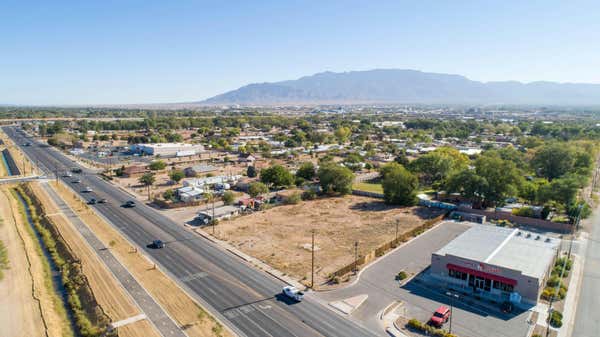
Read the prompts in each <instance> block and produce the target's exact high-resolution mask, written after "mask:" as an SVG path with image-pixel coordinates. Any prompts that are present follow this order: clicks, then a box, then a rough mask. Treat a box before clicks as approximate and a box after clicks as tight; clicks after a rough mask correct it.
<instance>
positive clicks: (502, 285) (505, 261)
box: [431, 224, 560, 305]
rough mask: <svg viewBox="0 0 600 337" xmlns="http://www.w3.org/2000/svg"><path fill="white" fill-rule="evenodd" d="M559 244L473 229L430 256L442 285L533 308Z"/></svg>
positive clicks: (512, 230)
mask: <svg viewBox="0 0 600 337" xmlns="http://www.w3.org/2000/svg"><path fill="white" fill-rule="evenodd" d="M559 242H560V239H557V238H550V237H547V236H542V235H539V234H536V233H531V232H527V231H523V230H520V229H515V228H505V227H497V226H492V225H479V224H476V225H474V226H473V227H471V228H470V229H468V230H467V231H465V232H464V233H462V234H461V235H459V236H458V237H456V238H455V239H454V240H452V241H451V242H450V243H448V244H447V245H446V246H444V247H443V248H442V249H440V250H438V251H437V252H435V253H433V254H432V256H431V277H432V278H433V279H435V280H436V281H441V282H442V286H444V287H447V288H450V289H453V290H456V291H459V292H463V293H467V294H472V295H475V296H479V297H482V298H487V299H490V300H493V301H496V302H505V301H510V302H513V303H514V304H517V305H518V304H523V305H535V304H536V303H537V300H538V297H539V294H540V292H541V291H542V289H543V288H544V286H545V283H546V279H547V277H548V274H549V270H550V269H551V267H552V266H553V264H554V260H555V258H556V255H557V249H558V244H559Z"/></svg>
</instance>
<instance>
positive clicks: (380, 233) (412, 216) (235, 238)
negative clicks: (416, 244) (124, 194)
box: [209, 196, 441, 284]
mask: <svg viewBox="0 0 600 337" xmlns="http://www.w3.org/2000/svg"><path fill="white" fill-rule="evenodd" d="M439 214H441V213H440V212H439V210H432V209H427V208H421V207H410V208H399V207H390V206H386V205H385V204H384V203H383V202H382V201H380V200H378V199H371V198H365V197H359V196H345V197H339V198H326V199H319V200H313V201H304V202H300V203H299V204H297V205H285V206H279V207H274V208H272V209H269V210H266V211H261V212H257V213H254V214H251V215H247V216H242V217H238V218H236V219H233V220H231V221H224V222H221V223H220V224H219V225H218V226H217V228H218V231H217V237H218V238H219V239H221V240H227V241H229V243H231V244H232V245H234V246H236V247H237V248H239V249H241V250H242V251H244V252H245V253H247V254H250V255H252V256H254V257H257V258H259V259H261V260H262V261H264V262H266V263H267V264H269V265H271V266H273V267H275V268H277V269H280V270H281V271H283V272H286V273H288V274H290V275H292V276H294V277H296V278H298V279H303V278H305V277H306V278H310V263H311V253H310V252H311V248H310V247H311V230H313V229H315V230H316V235H315V246H316V248H315V271H316V275H315V283H316V284H320V283H322V282H323V281H325V279H326V277H327V275H328V274H329V273H331V272H333V271H335V270H337V269H339V268H340V267H342V266H345V265H347V264H349V263H351V262H352V261H353V260H354V242H356V241H358V243H359V245H358V251H359V255H362V254H364V253H367V252H370V251H372V250H374V249H375V248H377V247H379V246H380V245H382V244H383V243H386V242H388V241H390V240H392V239H394V237H395V235H396V221H398V234H402V233H404V232H406V231H409V230H410V229H412V228H414V227H416V226H418V225H420V224H422V223H423V221H424V220H426V219H428V218H431V217H434V216H437V215H439ZM209 232H210V231H209Z"/></svg>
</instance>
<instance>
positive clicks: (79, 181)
mask: <svg viewBox="0 0 600 337" xmlns="http://www.w3.org/2000/svg"><path fill="white" fill-rule="evenodd" d="M71 183H73V184H79V183H81V179H75V180H73V181H71Z"/></svg>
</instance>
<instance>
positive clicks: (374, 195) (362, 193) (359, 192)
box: [352, 190, 384, 199]
mask: <svg viewBox="0 0 600 337" xmlns="http://www.w3.org/2000/svg"><path fill="white" fill-rule="evenodd" d="M352 194H354V195H360V196H362V197H369V198H377V199H383V197H384V196H383V193H376V192H367V191H363V190H352Z"/></svg>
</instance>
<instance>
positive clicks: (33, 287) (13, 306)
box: [0, 186, 72, 337]
mask: <svg viewBox="0 0 600 337" xmlns="http://www.w3.org/2000/svg"><path fill="white" fill-rule="evenodd" d="M8 188H9V187H8V186H3V187H2V188H1V193H0V208H1V212H2V213H1V214H2V218H3V219H4V222H5V224H7V225H9V226H12V227H13V228H14V232H13V234H12V235H11V236H12V237H13V238H14V240H16V242H10V243H9V247H12V248H9V249H11V251H10V259H11V261H12V262H11V269H9V270H7V271H6V274H7V279H6V280H5V281H4V282H6V283H4V282H3V283H2V286H5V285H6V286H9V285H10V284H11V283H12V286H11V287H10V289H9V294H10V296H7V297H6V298H4V296H3V297H2V301H4V300H7V301H10V302H9V303H8V304H7V306H5V305H4V304H3V305H2V306H0V307H2V308H10V314H9V315H8V316H5V315H0V322H2V324H0V326H2V328H0V332H2V331H3V330H2V329H4V328H5V327H6V328H7V332H6V334H4V333H2V336H43V335H44V331H45V332H46V333H47V335H48V336H50V337H65V336H72V331H71V329H70V326H69V322H68V319H67V317H66V311H65V309H64V307H63V304H62V301H61V300H60V298H59V297H58V296H57V295H56V293H55V291H54V289H53V286H52V282H51V279H50V270H49V267H48V264H47V263H46V262H45V260H44V259H45V258H44V257H43V256H42V251H41V249H40V247H39V243H38V242H37V240H36V239H35V237H34V234H33V233H32V232H30V231H29V229H28V226H29V224H27V223H26V220H25V219H24V218H23V216H22V214H21V213H20V212H18V211H17V210H18V209H19V204H18V202H17V200H15V199H14V198H13V197H12V195H11V194H10V192H9V191H8ZM10 279H12V280H13V281H10ZM17 280H18V282H15V281H17ZM0 293H2V292H1V291H0ZM12 301H16V302H12ZM4 318H6V319H7V320H6V321H4Z"/></svg>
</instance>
